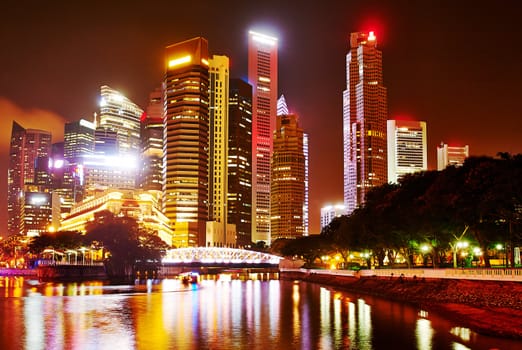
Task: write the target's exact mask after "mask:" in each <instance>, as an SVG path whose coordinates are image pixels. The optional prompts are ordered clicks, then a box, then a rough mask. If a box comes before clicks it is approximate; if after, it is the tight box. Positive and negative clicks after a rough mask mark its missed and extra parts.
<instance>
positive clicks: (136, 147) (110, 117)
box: [96, 85, 143, 157]
mask: <svg viewBox="0 0 522 350" xmlns="http://www.w3.org/2000/svg"><path fill="white" fill-rule="evenodd" d="M100 90H101V94H100V95H101V96H100V115H99V120H98V125H96V126H97V127H100V128H104V129H108V130H112V131H115V132H116V133H117V139H118V149H119V152H120V155H123V154H132V155H133V156H135V157H137V155H138V154H139V151H140V117H141V115H142V114H143V110H142V109H141V108H140V107H138V106H137V105H136V104H135V103H134V102H132V101H131V100H129V99H128V98H127V97H125V96H123V95H122V94H121V93H120V92H119V91H117V90H114V89H112V88H110V87H108V86H106V85H103V86H102V87H101V89H100Z"/></svg>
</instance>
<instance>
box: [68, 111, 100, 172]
mask: <svg viewBox="0 0 522 350" xmlns="http://www.w3.org/2000/svg"><path fill="white" fill-rule="evenodd" d="M94 130H96V127H95V125H94V123H92V122H90V121H88V120H85V119H80V120H78V121H75V122H70V123H65V128H64V133H63V141H64V146H63V147H64V155H63V156H64V158H65V160H67V161H68V162H69V163H70V164H79V163H81V159H82V157H83V156H84V155H86V154H92V153H93V152H94Z"/></svg>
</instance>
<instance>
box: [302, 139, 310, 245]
mask: <svg viewBox="0 0 522 350" xmlns="http://www.w3.org/2000/svg"><path fill="white" fill-rule="evenodd" d="M303 152H304V161H305V164H304V166H305V177H304V181H305V187H304V204H303V235H304V236H308V235H309V234H310V225H309V220H308V218H309V208H310V206H309V203H310V202H309V191H310V189H309V184H310V181H309V177H308V176H309V166H310V159H309V156H308V155H309V152H308V134H307V133H303Z"/></svg>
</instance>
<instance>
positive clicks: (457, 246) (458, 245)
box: [453, 241, 468, 269]
mask: <svg viewBox="0 0 522 350" xmlns="http://www.w3.org/2000/svg"><path fill="white" fill-rule="evenodd" d="M467 247H468V242H466V241H458V242H457V243H455V245H453V268H454V269H456V268H457V250H458V249H463V248H467Z"/></svg>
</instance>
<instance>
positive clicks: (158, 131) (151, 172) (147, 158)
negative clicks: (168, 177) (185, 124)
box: [138, 88, 163, 191]
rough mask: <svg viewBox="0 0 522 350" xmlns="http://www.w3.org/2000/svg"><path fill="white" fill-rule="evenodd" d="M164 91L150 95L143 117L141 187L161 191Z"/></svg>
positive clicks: (157, 90)
mask: <svg viewBox="0 0 522 350" xmlns="http://www.w3.org/2000/svg"><path fill="white" fill-rule="evenodd" d="M162 174H163V91H161V89H159V88H158V89H156V90H154V91H153V92H151V93H150V95H149V104H148V106H147V113H144V114H143V115H142V117H141V156H140V169H139V181H138V182H139V186H138V187H139V188H140V189H143V190H155V191H161V190H162V188H163V175H162Z"/></svg>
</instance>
